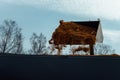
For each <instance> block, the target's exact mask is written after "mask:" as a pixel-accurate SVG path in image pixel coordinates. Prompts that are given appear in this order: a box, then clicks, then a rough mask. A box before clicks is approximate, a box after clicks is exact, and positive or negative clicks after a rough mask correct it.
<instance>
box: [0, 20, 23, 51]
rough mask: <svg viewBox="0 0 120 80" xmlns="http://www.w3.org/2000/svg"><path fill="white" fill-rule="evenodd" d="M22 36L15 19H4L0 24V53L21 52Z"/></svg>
mask: <svg viewBox="0 0 120 80" xmlns="http://www.w3.org/2000/svg"><path fill="white" fill-rule="evenodd" d="M22 42H23V37H22V33H21V28H19V27H18V25H17V24H16V22H15V21H12V20H5V21H4V23H3V25H1V26H0V52H1V53H21V52H22V48H23V45H22Z"/></svg>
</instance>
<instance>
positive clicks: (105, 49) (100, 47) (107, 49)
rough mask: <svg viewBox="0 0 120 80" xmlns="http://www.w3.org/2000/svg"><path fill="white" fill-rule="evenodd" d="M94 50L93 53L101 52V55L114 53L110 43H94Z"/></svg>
mask: <svg viewBox="0 0 120 80" xmlns="http://www.w3.org/2000/svg"><path fill="white" fill-rule="evenodd" d="M94 52H95V54H101V55H106V54H115V50H114V49H112V47H111V46H110V45H106V44H96V45H95V47H94Z"/></svg>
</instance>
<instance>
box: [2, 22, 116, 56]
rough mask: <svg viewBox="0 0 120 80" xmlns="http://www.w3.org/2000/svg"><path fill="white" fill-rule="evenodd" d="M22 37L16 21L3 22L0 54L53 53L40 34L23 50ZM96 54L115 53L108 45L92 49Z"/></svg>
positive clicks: (33, 36)
mask: <svg viewBox="0 0 120 80" xmlns="http://www.w3.org/2000/svg"><path fill="white" fill-rule="evenodd" d="M23 41H24V37H23V34H22V29H21V28H20V27H19V26H18V24H17V23H16V21H13V20H4V22H3V24H2V25H0V53H2V54H4V53H14V54H26V53H28V54H35V55H46V54H51V52H54V51H53V50H54V48H53V46H49V47H47V46H46V42H47V40H46V37H45V36H44V34H42V33H40V34H39V35H37V34H36V33H33V34H32V35H31V37H30V44H31V46H30V47H31V48H30V49H29V50H27V52H26V51H25V50H24V47H23ZM94 51H95V53H96V54H99V53H100V54H110V53H115V50H114V49H112V48H111V46H109V45H105V44H100V45H98V44H97V45H96V46H95V48H94Z"/></svg>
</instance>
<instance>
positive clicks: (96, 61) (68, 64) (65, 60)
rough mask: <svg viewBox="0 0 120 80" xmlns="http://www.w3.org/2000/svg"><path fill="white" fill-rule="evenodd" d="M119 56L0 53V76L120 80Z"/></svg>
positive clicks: (39, 79)
mask: <svg viewBox="0 0 120 80" xmlns="http://www.w3.org/2000/svg"><path fill="white" fill-rule="evenodd" d="M119 74H120V57H119V56H35V55H0V80H13V79H14V80H46V79H47V80H53V79H54V80H59V79H60V80H120V76H119Z"/></svg>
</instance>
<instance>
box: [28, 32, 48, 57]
mask: <svg viewBox="0 0 120 80" xmlns="http://www.w3.org/2000/svg"><path fill="white" fill-rule="evenodd" d="M30 42H31V49H30V50H29V53H30V54H36V55H41V54H46V37H45V36H44V35H43V34H42V33H40V35H39V36H38V35H37V34H36V33H33V35H32V37H31V38H30Z"/></svg>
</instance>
